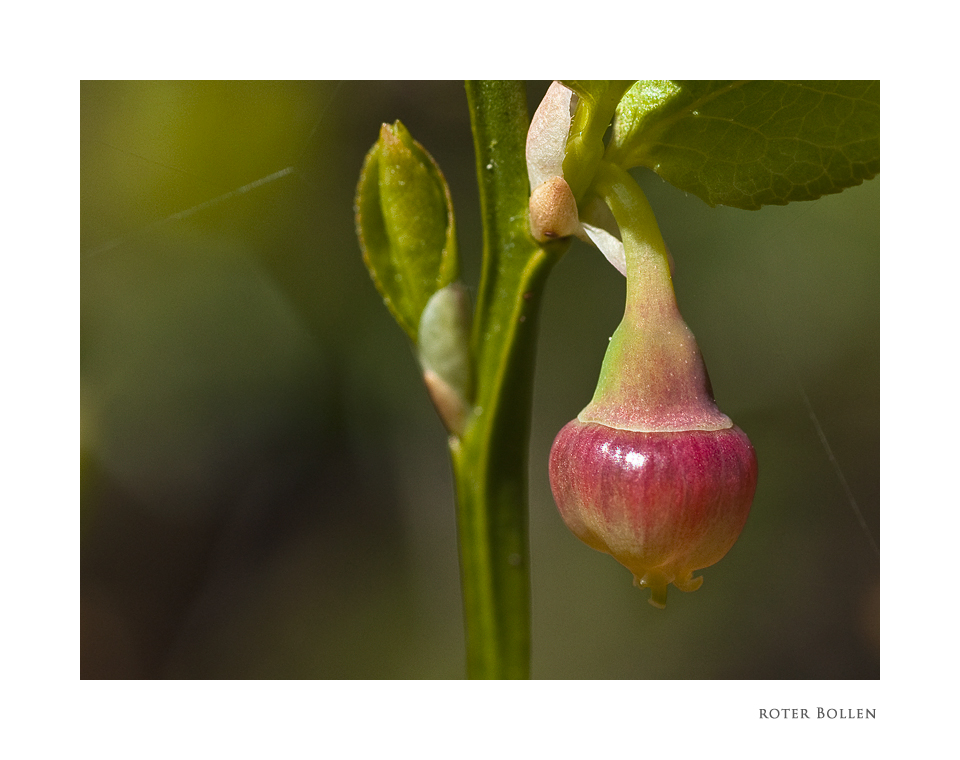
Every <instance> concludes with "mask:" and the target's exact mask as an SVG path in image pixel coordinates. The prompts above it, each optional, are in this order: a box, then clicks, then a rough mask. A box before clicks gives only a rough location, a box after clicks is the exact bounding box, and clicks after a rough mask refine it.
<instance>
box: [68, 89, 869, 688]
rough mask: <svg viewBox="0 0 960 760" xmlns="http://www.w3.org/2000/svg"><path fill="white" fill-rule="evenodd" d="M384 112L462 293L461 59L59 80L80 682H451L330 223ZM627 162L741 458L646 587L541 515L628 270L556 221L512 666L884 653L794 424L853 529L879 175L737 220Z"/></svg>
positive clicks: (347, 236) (447, 581)
mask: <svg viewBox="0 0 960 760" xmlns="http://www.w3.org/2000/svg"><path fill="white" fill-rule="evenodd" d="M547 84H548V83H547V82H533V83H530V84H529V85H528V95H529V109H530V111H531V112H532V111H533V109H534V108H535V107H536V104H537V102H538V100H539V98H540V96H541V95H542V94H543V92H544V91H545V90H546V87H547ZM396 119H400V120H401V121H403V123H404V124H405V125H406V126H407V127H408V128H409V129H410V131H411V132H412V134H413V135H414V137H415V138H416V139H417V140H419V141H420V142H421V143H422V144H423V145H424V146H425V147H426V148H427V150H429V151H430V152H431V153H432V154H433V156H434V157H435V158H436V159H437V161H438V163H439V164H440V166H441V168H442V170H443V171H444V173H445V175H446V177H447V179H448V181H449V183H450V186H451V190H452V194H453V198H454V203H455V207H456V211H457V226H458V232H459V240H460V248H461V252H462V255H463V259H464V262H463V272H464V279H465V281H466V282H467V284H468V285H470V286H471V287H472V288H475V287H476V283H477V279H478V272H479V256H480V248H481V240H480V229H479V220H478V216H479V215H478V210H477V192H476V187H475V177H474V163H473V162H474V158H473V149H472V141H471V136H470V126H469V118H468V114H467V110H466V98H465V95H464V90H463V85H462V83H460V82H341V83H337V82H227V83H222V82H199V83H198V82H84V83H82V84H81V135H80V156H81V268H82V274H81V368H80V369H81V388H80V399H81V420H82V430H81V444H82V448H81V461H82V480H81V489H82V497H81V515H80V519H81V588H80V590H81V666H80V670H81V677H83V678H460V677H462V675H463V672H464V653H463V651H464V642H463V631H462V617H461V607H460V591H459V580H458V567H457V546H456V525H455V521H454V508H453V501H452V499H453V493H452V480H451V475H450V471H449V467H448V462H447V454H446V445H445V435H444V432H443V430H442V428H441V426H440V424H439V422H438V421H437V420H436V417H435V415H434V412H433V410H432V407H431V406H430V403H429V401H428V400H427V397H426V393H425V391H424V390H423V388H422V386H421V384H420V380H419V377H418V372H417V368H416V362H415V360H414V357H413V355H412V353H411V351H410V348H409V345H408V343H407V339H406V337H405V335H404V334H403V333H402V332H401V330H400V329H399V328H398V327H397V326H396V325H395V324H394V323H393V322H392V320H391V318H390V316H389V315H388V313H387V311H386V309H385V308H384V307H383V305H382V303H381V301H380V298H379V297H378V295H377V293H376V291H375V289H374V287H373V285H372V283H371V282H370V279H369V277H368V275H367V273H366V271H365V269H364V268H363V265H362V262H361V258H360V252H359V249H358V246H357V242H356V238H355V233H354V221H353V208H352V205H353V193H354V188H355V183H356V180H357V176H358V172H359V169H360V165H361V162H362V160H363V156H364V154H365V153H366V151H367V150H368V149H369V147H370V146H371V145H372V144H373V142H374V141H375V140H376V138H377V133H378V129H379V126H380V124H381V122H392V121H394V120H396ZM287 167H293V169H294V170H293V171H290V172H286V173H283V174H282V175H281V176H279V177H277V178H275V179H272V180H270V181H267V182H264V183H261V184H259V185H256V186H253V187H250V183H254V182H256V181H257V180H260V179H263V178H265V177H269V176H271V175H274V174H275V173H276V172H278V171H280V170H283V169H286V168H287ZM635 176H637V178H638V179H639V180H640V182H641V184H642V186H643V187H644V188H645V190H646V191H647V193H648V196H649V198H650V201H651V203H652V204H653V207H654V209H655V210H656V212H657V215H658V218H659V220H660V224H661V228H662V230H663V233H664V236H665V238H666V239H667V242H668V244H669V246H670V248H671V251H672V253H673V255H674V258H675V260H676V265H677V271H676V288H677V293H678V298H679V300H680V306H681V309H682V311H683V313H684V316H685V317H686V319H687V322H688V323H689V324H690V326H691V328H692V329H693V331H694V333H695V334H696V335H697V338H698V340H699V343H700V346H701V349H702V350H703V353H704V355H705V357H706V361H707V365H708V366H709V368H710V374H711V379H712V381H713V386H714V390H715V392H716V395H717V399H718V401H719V403H720V405H721V408H722V409H723V410H724V411H725V412H727V413H728V414H729V415H730V416H731V417H733V419H734V420H735V421H736V422H737V423H738V424H739V425H740V426H741V427H742V428H743V429H744V430H746V431H747V432H748V434H749V435H750V437H751V439H752V440H753V442H754V445H755V446H756V448H757V451H758V455H759V459H760V484H759V488H758V492H757V497H756V500H755V503H754V508H753V513H752V515H751V517H750V520H749V522H748V524H747V527H746V530H745V531H744V533H743V535H742V537H741V539H740V541H739V542H738V543H737V545H736V546H735V547H734V549H733V550H732V551H731V552H730V554H729V555H728V556H727V557H726V558H725V559H724V560H723V561H722V562H720V563H719V564H718V565H715V566H714V567H712V568H709V569H707V570H705V571H703V575H704V576H705V581H704V584H703V587H702V588H701V589H700V590H699V591H697V592H696V593H693V594H683V593H680V592H678V591H676V590H673V589H672V590H671V592H670V598H669V604H668V606H667V609H666V610H665V611H658V610H656V609H654V608H653V607H651V606H650V605H649V604H647V601H646V596H647V594H646V593H645V592H641V591H638V590H637V589H636V588H634V587H633V585H632V582H631V581H632V579H631V577H630V574H629V572H628V571H626V570H625V569H623V568H622V567H621V566H620V565H618V564H617V563H616V562H615V561H614V560H613V559H611V558H610V557H608V556H606V555H603V554H600V553H598V552H595V551H593V550H591V549H588V548H587V547H586V546H584V545H583V544H581V543H580V542H579V541H578V540H577V539H576V538H574V537H573V536H572V535H571V534H570V533H569V532H568V531H567V529H566V528H565V526H564V525H563V524H562V522H561V521H560V518H559V516H558V515H557V512H556V508H555V507H554V505H553V500H552V497H551V495H550V491H549V483H548V481H547V472H546V461H547V455H548V452H549V448H550V443H551V441H552V439H553V436H554V435H555V434H556V432H557V431H558V430H559V429H560V427H562V425H563V424H564V423H566V422H567V421H568V420H569V419H571V418H573V417H574V416H575V415H576V414H577V412H579V410H580V409H581V408H582V407H583V406H584V405H585V404H586V403H587V402H588V401H589V399H590V396H591V395H592V392H593V387H594V384H595V382H596V377H597V372H598V370H599V365H600V361H601V358H602V356H603V351H604V349H605V346H606V342H607V338H608V337H609V336H610V334H611V333H612V332H613V330H614V328H615V327H616V325H617V324H618V322H619V320H620V316H621V314H622V308H623V290H624V283H623V279H622V278H621V277H620V275H618V274H617V273H616V272H615V271H614V270H613V269H612V268H611V267H610V266H609V265H607V264H606V263H605V262H604V260H603V258H602V257H601V256H600V254H599V253H597V252H595V251H593V250H591V249H589V248H588V247H587V246H585V245H583V244H580V243H575V244H574V246H573V247H572V248H571V249H570V251H569V252H568V253H567V254H566V256H565V258H564V259H563V260H562V261H561V262H560V264H559V265H558V266H557V268H556V269H555V271H554V273H553V274H552V276H551V281H550V282H549V283H548V286H547V294H546V299H545V303H544V308H543V313H542V320H541V340H540V352H539V358H538V364H537V382H536V395H535V406H534V419H533V436H532V441H531V452H530V483H531V504H530V534H531V535H530V541H531V557H532V583H533V589H532V591H533V676H534V677H535V678H601V679H619V678H660V679H673V678H676V679H695V678H700V679H736V678H751V679H783V678H789V679H805V678H813V679H874V678H879V675H880V664H879V663H880V631H879V613H880V591H879V577H880V572H879V560H878V557H877V554H876V552H875V550H874V548H873V546H872V545H871V539H870V538H869V537H868V536H867V535H866V534H865V532H864V529H863V527H862V526H861V525H860V523H859V521H858V517H857V514H856V512H855V510H854V507H853V505H852V503H851V498H850V497H848V495H847V492H846V491H845V488H844V485H843V483H842V482H841V480H840V479H839V478H838V475H837V472H836V469H835V467H834V464H833V463H832V462H831V458H830V454H829V453H828V450H827V449H826V448H825V446H824V443H823V442H822V440H821V438H820V435H819V433H818V427H817V426H818V425H819V427H820V429H822V432H823V436H824V438H825V440H826V441H827V443H828V445H829V447H830V450H832V454H833V456H834V457H835V461H836V463H837V465H838V466H839V468H840V470H841V471H842V475H843V477H844V478H845V480H846V482H847V484H848V486H849V492H850V494H852V497H853V499H855V501H856V504H857V505H858V506H859V509H860V511H861V512H862V515H863V519H864V520H865V522H866V528H867V530H868V531H869V533H870V534H871V535H872V536H873V537H874V538H873V540H876V541H879V530H880V528H879V485H880V475H879V435H880V421H879V395H880V381H879V377H880V375H879V362H880V326H879V307H880V295H879V293H880V290H879V269H880V265H879V249H880V242H879V240H880V219H879V209H880V183H879V179H875V180H872V181H870V182H867V183H865V184H864V185H863V186H861V187H857V188H853V189H850V190H847V191H845V192H844V193H842V194H840V195H836V196H830V197H827V198H823V199H821V200H819V201H816V202H812V203H799V204H794V205H791V206H787V207H771V208H766V209H763V210H762V211H759V212H743V211H737V210H732V209H727V208H717V209H711V208H709V207H707V206H706V205H705V204H704V203H703V202H702V201H700V200H699V199H697V198H695V197H692V196H686V195H684V194H683V193H681V192H679V191H677V190H675V189H674V188H672V187H670V186H668V185H666V184H664V183H663V182H662V181H661V180H660V179H659V178H657V177H656V176H654V175H652V174H649V173H641V172H635ZM238 189H241V191H239V192H234V191H237V190H238ZM225 194H226V197H223V196H224V195H225ZM211 201H212V202H211ZM810 408H812V410H813V411H814V413H815V417H816V421H814V419H813V418H812V417H811V414H810Z"/></svg>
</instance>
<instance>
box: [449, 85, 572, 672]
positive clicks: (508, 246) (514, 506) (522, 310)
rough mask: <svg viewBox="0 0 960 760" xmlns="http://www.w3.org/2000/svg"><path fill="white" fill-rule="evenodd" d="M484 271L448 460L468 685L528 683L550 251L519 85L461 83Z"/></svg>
mask: <svg viewBox="0 0 960 760" xmlns="http://www.w3.org/2000/svg"><path fill="white" fill-rule="evenodd" d="M467 100H468V103H469V106H470V116H471V124H472V126H473V135H474V146H475V149H476V157H477V175H478V180H479V186H480V206H481V214H482V219H483V230H484V249H483V272H482V276H481V281H480V289H479V293H478V297H477V306H476V314H475V319H474V325H473V335H472V339H471V349H472V352H473V357H474V362H475V367H476V397H475V404H474V410H473V414H472V415H471V417H470V419H469V420H468V422H467V426H466V429H465V430H464V433H463V435H462V436H461V437H460V438H459V439H452V442H451V453H452V459H453V468H454V477H455V480H456V489H457V502H458V515H457V516H458V530H459V538H460V567H461V585H462V588H463V600H464V615H465V619H466V637H467V674H468V676H469V677H471V678H528V677H529V674H530V570H529V559H528V539H527V448H528V439H529V433H530V414H531V406H532V391H533V367H534V354H535V342H536V322H537V313H538V311H539V306H540V300H541V294H542V291H543V287H544V284H545V281H546V276H547V274H548V272H549V270H550V268H551V266H552V265H553V263H554V262H555V261H556V258H557V256H558V253H559V251H558V248H554V247H541V246H539V245H538V244H537V243H536V242H535V241H534V240H533V238H532V237H531V236H530V229H529V220H528V214H527V204H528V199H529V194H530V192H529V185H528V181H527V172H526V161H525V157H524V147H525V141H526V133H527V127H528V116H527V104H526V95H525V92H524V87H523V85H522V84H521V83H520V82H468V83H467Z"/></svg>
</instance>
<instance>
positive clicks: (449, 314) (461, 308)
mask: <svg viewBox="0 0 960 760" xmlns="http://www.w3.org/2000/svg"><path fill="white" fill-rule="evenodd" d="M470 324H471V315H470V299H469V296H468V295H467V292H466V289H465V288H464V287H463V285H461V284H460V283H459V282H456V283H451V284H450V285H448V286H447V287H445V288H442V289H440V290H438V291H437V292H436V293H434V294H433V296H431V298H430V300H429V301H428V302H427V305H426V308H424V310H423V314H422V316H421V317H420V326H419V330H418V334H417V355H418V357H419V360H420V366H421V367H422V369H423V381H424V383H425V384H426V386H427V392H428V393H429V394H430V400H431V401H433V405H434V406H435V407H436V409H437V413H438V414H439V415H440V419H441V420H442V421H443V424H444V426H445V427H446V428H447V430H448V431H449V432H451V433H453V434H454V435H461V434H462V433H463V430H464V426H465V424H466V421H467V418H468V416H469V413H470V399H471V398H472V395H473V364H472V362H471V360H470Z"/></svg>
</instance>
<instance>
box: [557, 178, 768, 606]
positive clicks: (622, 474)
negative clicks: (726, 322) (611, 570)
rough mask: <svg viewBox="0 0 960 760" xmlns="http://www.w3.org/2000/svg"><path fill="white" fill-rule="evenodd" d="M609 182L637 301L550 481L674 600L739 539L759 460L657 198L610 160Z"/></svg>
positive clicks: (574, 521) (570, 508)
mask: <svg viewBox="0 0 960 760" xmlns="http://www.w3.org/2000/svg"><path fill="white" fill-rule="evenodd" d="M597 187H598V191H599V192H600V193H601V195H602V197H604V199H605V200H606V201H607V202H608V203H609V205H610V208H611V210H612V211H613V213H614V216H615V217H616V219H617V222H618V224H619V226H620V229H621V231H622V233H623V243H624V250H625V256H626V275H627V306H626V310H625V312H624V316H623V321H622V322H621V323H620V326H619V327H618V328H617V331H616V332H615V333H614V335H613V337H612V338H611V339H610V345H609V347H608V348H607V353H606V356H605V357H604V360H603V367H602V368H601V370H600V380H599V382H598V384H597V390H596V392H595V393H594V396H593V400H592V401H591V402H590V403H589V404H588V405H587V406H586V407H585V408H584V409H583V411H582V412H580V414H579V415H578V417H577V419H575V420H573V421H572V422H570V423H568V424H567V425H566V427H564V428H563V430H561V431H560V433H559V434H558V435H557V438H556V440H555V441H554V443H553V448H552V450H551V452H550V485H551V488H552V489H553V496H554V499H555V500H556V502H557V507H558V508H559V510H560V515H561V516H562V517H563V520H564V522H566V524H567V526H568V527H569V528H570V529H571V530H572V531H573V533H574V534H575V535H576V536H577V537H579V538H580V539H581V540H583V541H584V542H585V543H586V544H587V545H588V546H591V547H593V548H594V549H598V550H600V551H602V552H607V553H608V554H611V555H612V556H613V557H614V558H615V559H616V560H617V561H618V562H620V563H621V564H622V565H624V566H625V567H626V568H627V569H629V570H630V572H632V573H633V575H634V580H635V582H636V583H637V585H639V586H645V587H649V588H650V589H651V590H652V592H653V593H652V596H651V599H650V603H651V604H653V605H654V606H656V607H664V606H665V605H666V601H667V586H668V585H669V584H670V583H673V584H674V585H676V586H677V588H679V589H681V590H682V591H694V590H696V589H697V588H699V586H700V584H701V583H702V580H703V579H702V578H700V577H697V578H694V577H693V573H694V572H695V571H696V570H699V569H701V568H704V567H709V566H710V565H712V564H714V563H715V562H718V561H719V560H720V559H721V558H722V557H723V556H724V555H725V554H726V553H727V552H728V551H729V550H730V548H731V547H732V546H733V544H734V542H736V540H737V537H738V536H739V535H740V531H741V530H743V526H744V524H745V523H746V520H747V515H748V514H749V512H750V504H751V502H752V501H753V494H754V491H755V490H756V486H757V457H756V453H755V452H754V450H753V446H751V445H750V441H749V439H748V438H747V436H746V434H745V433H744V432H743V431H742V430H740V428H738V427H735V426H734V425H733V423H732V422H731V421H730V418H729V417H727V416H726V415H725V414H723V413H722V412H721V411H720V410H719V409H718V408H717V404H716V401H714V398H713V390H712V388H711V387H710V380H709V378H708V377H707V370H706V367H705V366H704V363H703V357H702V356H701V354H700V349H699V348H698V346H697V342H696V340H695V339H694V337H693V333H691V332H690V329H689V328H688V327H687V325H686V323H685V322H684V321H683V317H682V316H681V315H680V311H679V310H678V308H677V301H676V297H675V295H674V292H673V283H672V280H671V277H670V265H669V260H668V255H667V252H666V246H665V245H664V243H663V238H662V237H661V236H660V231H659V229H658V228H657V226H656V221H655V220H654V218H653V212H652V210H651V209H650V206H649V204H648V203H647V201H646V198H645V197H644V196H643V193H642V192H641V191H640V188H639V187H637V185H636V183H635V182H634V181H633V180H632V179H631V178H630V177H629V175H627V174H626V173H625V172H623V171H622V170H619V169H617V168H616V167H610V166H606V167H601V173H600V175H599V180H598V185H597Z"/></svg>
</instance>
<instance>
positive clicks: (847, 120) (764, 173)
mask: <svg viewBox="0 0 960 760" xmlns="http://www.w3.org/2000/svg"><path fill="white" fill-rule="evenodd" d="M606 158H607V159H608V160H610V161H612V162H614V163H618V164H620V165H621V166H623V167H624V168H630V167H634V166H645V167H647V168H649V169H652V170H653V171H655V172H656V173H657V174H659V175H660V176H661V177H663V179H665V180H666V181H667V182H670V183H671V184H673V185H676V186H677V187H679V188H680V189H681V190H684V191H686V192H689V193H693V194H694V195H697V196H698V197H700V198H702V199H703V200H705V201H706V202H707V203H709V204H710V205H711V206H715V205H718V204H722V205H726V206H734V207H736V208H742V209H757V208H760V207H761V206H763V205H767V204H776V205H783V204H786V203H789V202H791V201H801V200H813V199H815V198H819V197H820V196H822V195H827V194H829V193H837V192H840V191H841V190H843V189H844V188H847V187H852V186H853V185H859V184H860V183H861V182H863V180H865V179H870V178H871V177H874V176H876V175H877V174H878V173H879V171H880V83H879V82H873V81H869V82H860V81H841V82H779V81H778V82H775V81H746V82H679V81H678V82H665V81H642V82H637V83H636V84H635V85H634V86H633V87H632V88H631V89H630V91H629V92H627V94H626V95H625V96H624V98H623V100H622V101H621V102H620V105H619V107H618V108H617V115H616V121H615V124H614V131H613V137H612V139H611V141H610V144H609V146H608V148H607V153H606Z"/></svg>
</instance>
